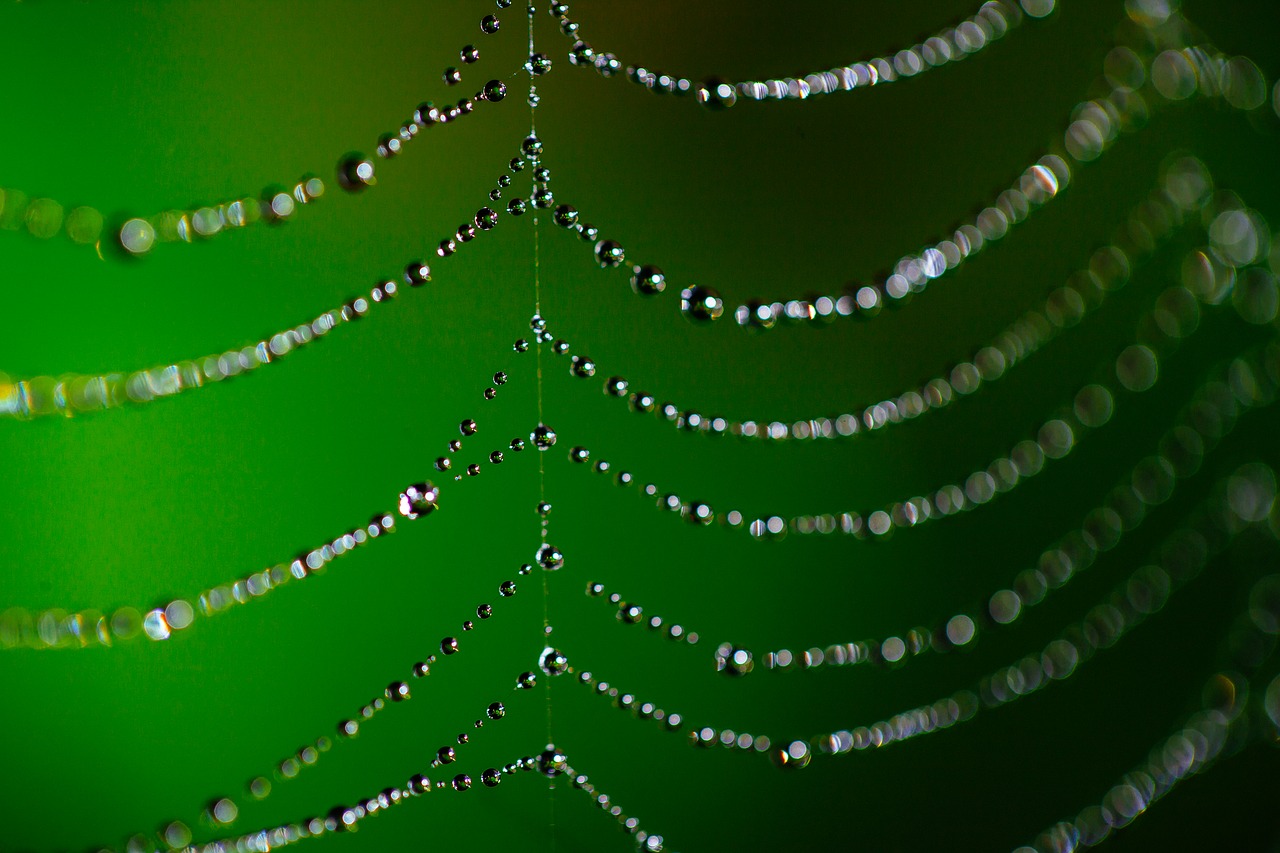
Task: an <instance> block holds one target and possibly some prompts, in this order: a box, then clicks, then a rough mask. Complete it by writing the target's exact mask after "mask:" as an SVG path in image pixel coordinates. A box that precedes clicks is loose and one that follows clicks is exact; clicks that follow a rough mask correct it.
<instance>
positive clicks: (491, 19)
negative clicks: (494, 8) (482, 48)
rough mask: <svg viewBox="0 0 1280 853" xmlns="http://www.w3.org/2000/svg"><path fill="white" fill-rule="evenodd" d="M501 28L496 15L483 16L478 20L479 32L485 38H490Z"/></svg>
mask: <svg viewBox="0 0 1280 853" xmlns="http://www.w3.org/2000/svg"><path fill="white" fill-rule="evenodd" d="M501 26H502V22H501V21H499V20H498V18H497V16H496V15H485V16H484V17H483V18H481V19H480V32H482V33H484V34H485V35H487V36H491V35H493V34H494V33H496V32H497V31H498V28H499V27H501Z"/></svg>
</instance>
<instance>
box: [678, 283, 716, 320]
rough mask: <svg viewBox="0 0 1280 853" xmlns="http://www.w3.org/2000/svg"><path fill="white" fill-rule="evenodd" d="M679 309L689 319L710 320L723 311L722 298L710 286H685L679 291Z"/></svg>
mask: <svg viewBox="0 0 1280 853" xmlns="http://www.w3.org/2000/svg"><path fill="white" fill-rule="evenodd" d="M680 310H681V311H682V312H684V315H685V316H686V317H688V318H689V319H690V320H694V321H697V322H710V321H712V320H718V319H720V315H721V314H723V313H724V300H723V299H721V298H720V294H719V293H717V292H716V291H715V290H714V289H713V288H710V287H700V286H697V285H695V286H693V287H686V288H685V289H684V290H682V291H680Z"/></svg>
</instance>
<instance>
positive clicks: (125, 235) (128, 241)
mask: <svg viewBox="0 0 1280 853" xmlns="http://www.w3.org/2000/svg"><path fill="white" fill-rule="evenodd" d="M155 242H156V229H155V226H153V225H152V224H151V223H150V222H148V221H147V220H145V219H130V220H129V221H128V222H126V223H125V224H124V225H122V226H121V227H120V245H122V246H124V247H125V249H126V250H128V251H129V252H131V253H133V254H135V255H144V254H146V253H147V252H149V251H151V247H152V246H153V245H155Z"/></svg>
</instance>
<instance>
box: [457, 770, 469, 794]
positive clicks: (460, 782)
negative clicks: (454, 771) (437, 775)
mask: <svg viewBox="0 0 1280 853" xmlns="http://www.w3.org/2000/svg"><path fill="white" fill-rule="evenodd" d="M470 787H471V777H470V776H468V775H467V774H466V773H459V774H458V775H457V776H454V777H453V790H455V791H465V790H467V789H468V788H470Z"/></svg>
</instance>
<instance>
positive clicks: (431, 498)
mask: <svg viewBox="0 0 1280 853" xmlns="http://www.w3.org/2000/svg"><path fill="white" fill-rule="evenodd" d="M439 498H440V490H439V489H438V488H436V487H435V486H434V485H432V484H431V483H429V482H425V483H416V484H415V485H412V486H410V487H409V488H407V489H405V490H404V491H403V492H401V493H400V503H399V505H398V506H397V509H398V510H399V511H400V514H401V515H403V516H404V517H405V518H407V519H410V520H413V519H415V518H418V517H419V516H422V515H427V514H428V513H430V512H431V511H432V510H434V509H435V508H436V505H437V501H438V500H439Z"/></svg>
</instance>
